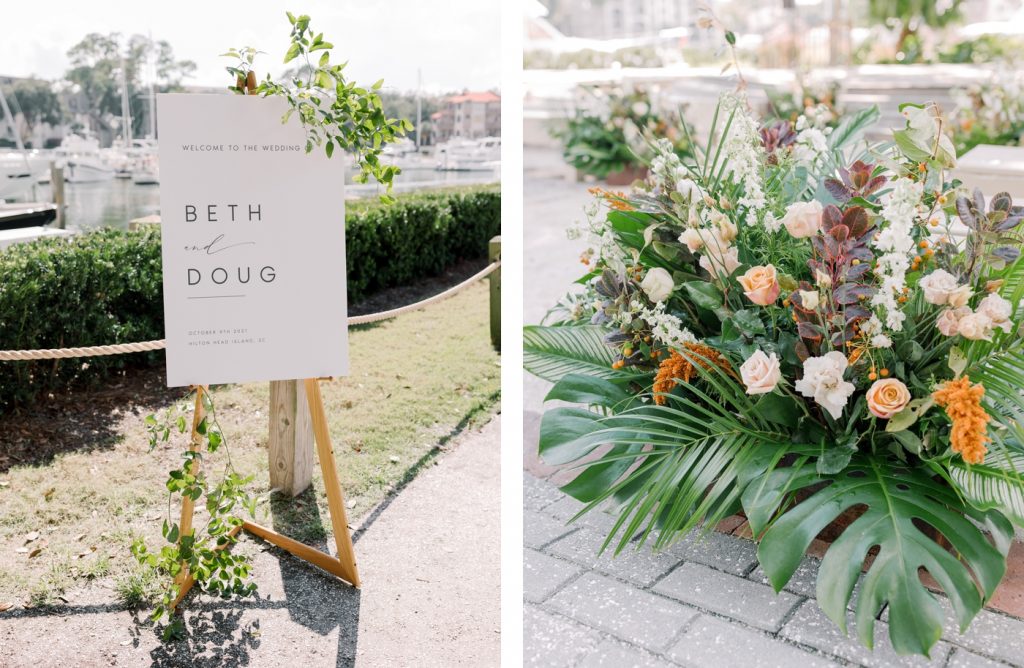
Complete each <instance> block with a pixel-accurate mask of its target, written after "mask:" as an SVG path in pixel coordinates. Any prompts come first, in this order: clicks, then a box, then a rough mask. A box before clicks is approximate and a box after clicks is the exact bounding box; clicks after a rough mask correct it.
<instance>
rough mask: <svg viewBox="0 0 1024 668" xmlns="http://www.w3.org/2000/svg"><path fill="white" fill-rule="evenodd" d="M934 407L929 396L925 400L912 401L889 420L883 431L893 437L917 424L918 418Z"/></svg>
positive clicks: (933, 402)
mask: <svg viewBox="0 0 1024 668" xmlns="http://www.w3.org/2000/svg"><path fill="white" fill-rule="evenodd" d="M934 405H935V400H934V399H932V398H931V397H930V396H929V397H928V398H926V399H914V400H913V401H911V402H910V403H909V404H907V407H906V408H904V409H903V410H901V411H900V412H899V413H897V414H896V415H893V416H892V417H891V418H889V421H888V422H887V423H886V425H885V430H886V431H887V432H889V433H891V434H893V435H895V434H896V433H898V432H901V431H904V430H906V429H909V428H910V427H911V426H913V425H914V423H915V422H917V420H918V418H919V417H921V416H922V415H924V414H925V413H926V412H927V411H928V409H929V408H931V407H932V406H934Z"/></svg>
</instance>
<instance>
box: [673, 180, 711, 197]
mask: <svg viewBox="0 0 1024 668" xmlns="http://www.w3.org/2000/svg"><path fill="white" fill-rule="evenodd" d="M676 192H678V193H679V194H680V195H682V196H683V198H684V199H685V200H686V201H688V202H692V201H694V200H697V199H702V198H703V197H704V193H702V192H701V191H700V186H698V185H697V184H696V183H694V181H693V180H692V179H685V178H684V179H679V180H678V181H676Z"/></svg>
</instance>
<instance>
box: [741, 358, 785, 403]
mask: <svg viewBox="0 0 1024 668" xmlns="http://www.w3.org/2000/svg"><path fill="white" fill-rule="evenodd" d="M740 378H742V379H743V384H744V385H745V386H746V388H747V394H767V393H769V392H771V391H772V390H774V389H775V386H776V385H778V384H779V379H780V378H782V371H780V370H779V356H778V355H776V354H775V353H772V354H771V355H765V354H764V352H763V351H761V350H758V351H756V352H754V354H753V355H751V356H750V357H748V358H747V361H746V362H744V363H743V366H741V367H740Z"/></svg>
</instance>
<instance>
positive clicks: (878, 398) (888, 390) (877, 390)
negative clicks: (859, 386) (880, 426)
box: [867, 378, 910, 420]
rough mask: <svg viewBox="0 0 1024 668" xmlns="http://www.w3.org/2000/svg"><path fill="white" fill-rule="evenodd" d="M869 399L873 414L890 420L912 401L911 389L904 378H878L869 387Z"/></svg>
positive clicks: (870, 409)
mask: <svg viewBox="0 0 1024 668" xmlns="http://www.w3.org/2000/svg"><path fill="white" fill-rule="evenodd" d="M867 399H868V410H869V411H871V414H872V415H874V416H875V417H880V418H882V419H883V420H888V419H889V418H891V417H892V416H893V415H896V414H897V413H899V412H900V411H901V410H903V409H904V408H906V407H907V404H909V403H910V390H908V389H907V386H906V385H904V384H903V381H902V380H897V379H896V378H885V379H883V380H876V381H875V382H874V384H873V385H872V386H871V387H869V388H868V393H867Z"/></svg>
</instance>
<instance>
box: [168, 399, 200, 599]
mask: <svg viewBox="0 0 1024 668" xmlns="http://www.w3.org/2000/svg"><path fill="white" fill-rule="evenodd" d="M205 391H206V388H205V387H203V386H202V385H198V386H196V407H195V411H193V413H192V440H191V441H190V442H189V446H188V449H189V451H191V452H196V451H197V450H199V443H200V441H201V440H202V439H201V438H200V434H199V425H200V423H202V421H203V418H204V417H205V416H206V409H205V408H204V407H203V392H205ZM189 473H191V474H192V475H196V474H197V473H199V461H198V460H196V459H193V460H192V465H191V468H190V469H189ZM194 515H195V502H194V501H192V499H190V498H189V497H187V496H186V497H183V498H182V500H181V521H180V522H178V543H179V544H180V543H181V539H182V538H184V537H185V536H188V535H190V534H191V533H192V517H193V516H194ZM193 582H194V580H193V578H192V576H191V575H189V572H188V566H186V565H185V564H182V565H181V570H180V571H179V572H178V575H177V577H175V578H174V583H175V584H176V585H178V598H177V599H176V600H175V601H174V605H172V606H171V607H172V608H174V607H176V606H177V605H178V603H179V602H181V599H183V598H185V594H187V593H188V590H189V589H191V588H192V583H193Z"/></svg>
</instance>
